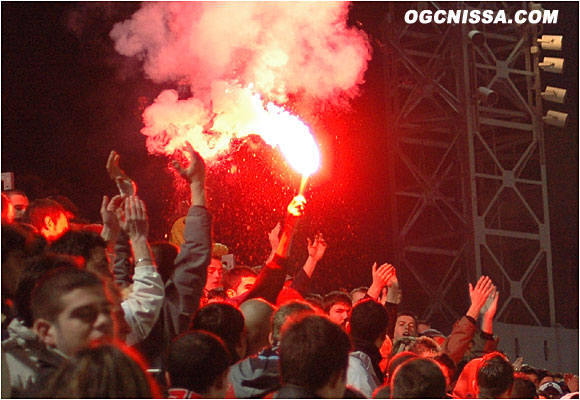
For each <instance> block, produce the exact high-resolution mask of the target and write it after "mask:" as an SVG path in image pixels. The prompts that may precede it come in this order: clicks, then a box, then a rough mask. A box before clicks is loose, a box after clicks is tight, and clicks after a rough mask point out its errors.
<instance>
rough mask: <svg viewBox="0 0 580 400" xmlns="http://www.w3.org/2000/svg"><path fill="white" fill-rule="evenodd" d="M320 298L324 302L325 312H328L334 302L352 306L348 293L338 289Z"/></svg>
mask: <svg viewBox="0 0 580 400" xmlns="http://www.w3.org/2000/svg"><path fill="white" fill-rule="evenodd" d="M322 300H323V304H324V312H325V313H327V314H328V313H329V312H330V309H331V308H332V306H333V305H335V304H339V303H341V304H348V305H350V306H352V299H351V298H350V296H349V295H348V293H345V292H341V291H339V290H335V291H333V292H330V293H328V294H326V295H325V296H324V298H323V299H322Z"/></svg>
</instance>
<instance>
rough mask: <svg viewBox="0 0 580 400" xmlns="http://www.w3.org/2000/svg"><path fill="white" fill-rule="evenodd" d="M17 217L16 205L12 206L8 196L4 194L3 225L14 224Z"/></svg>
mask: <svg viewBox="0 0 580 400" xmlns="http://www.w3.org/2000/svg"><path fill="white" fill-rule="evenodd" d="M15 217H16V212H15V211H14V204H12V202H11V201H10V198H8V196H6V195H5V194H4V193H2V225H9V224H12V223H13V222H14V218H15Z"/></svg>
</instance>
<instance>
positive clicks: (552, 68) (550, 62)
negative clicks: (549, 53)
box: [539, 57, 564, 74]
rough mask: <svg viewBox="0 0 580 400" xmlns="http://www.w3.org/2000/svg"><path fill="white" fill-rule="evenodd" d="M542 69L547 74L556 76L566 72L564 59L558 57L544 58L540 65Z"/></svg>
mask: <svg viewBox="0 0 580 400" xmlns="http://www.w3.org/2000/svg"><path fill="white" fill-rule="evenodd" d="M539 65H540V68H542V70H544V71H546V72H554V73H556V74H561V73H562V72H564V59H563V58H557V57H544V59H543V60H542V62H541V63H540V64H539Z"/></svg>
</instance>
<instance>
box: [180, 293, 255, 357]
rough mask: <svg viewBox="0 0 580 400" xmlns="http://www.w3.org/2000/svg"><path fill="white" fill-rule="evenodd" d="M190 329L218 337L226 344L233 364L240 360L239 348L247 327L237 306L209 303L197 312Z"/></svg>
mask: <svg viewBox="0 0 580 400" xmlns="http://www.w3.org/2000/svg"><path fill="white" fill-rule="evenodd" d="M190 329H191V330H198V329H200V330H204V331H208V332H211V333H213V334H215V335H217V336H218V337H220V338H221V339H222V340H223V341H224V342H225V344H226V346H227V348H228V350H229V352H230V355H231V358H232V363H235V362H237V361H238V360H239V359H240V357H241V356H240V355H239V354H238V350H237V347H238V346H239V345H240V343H241V341H242V339H243V334H244V329H245V327H244V315H243V314H242V312H241V311H240V310H239V309H238V308H237V307H236V306H234V305H232V304H230V303H225V302H215V303H209V304H207V305H205V306H203V307H201V308H200V309H199V310H197V312H196V313H195V315H194V316H193V319H192V320H191V324H190ZM244 350H245V349H244Z"/></svg>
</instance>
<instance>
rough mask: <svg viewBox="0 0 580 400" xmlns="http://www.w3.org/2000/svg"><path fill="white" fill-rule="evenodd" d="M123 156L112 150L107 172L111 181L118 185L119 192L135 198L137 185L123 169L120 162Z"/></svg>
mask: <svg viewBox="0 0 580 400" xmlns="http://www.w3.org/2000/svg"><path fill="white" fill-rule="evenodd" d="M120 158H121V156H120V155H119V153H117V152H116V151H115V150H111V152H110V153H109V158H108V160H107V172H108V173H109V176H110V177H111V179H112V180H113V181H114V182H115V183H116V184H117V187H118V188H119V192H120V193H121V194H122V195H124V196H134V195H136V194H137V185H136V184H135V182H134V181H133V180H132V179H131V178H130V177H129V176H128V175H127V174H126V173H125V171H123V170H122V169H121V167H120V166H119V160H120Z"/></svg>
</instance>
